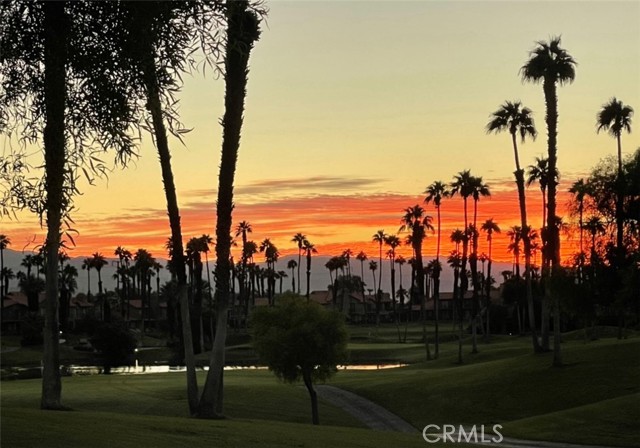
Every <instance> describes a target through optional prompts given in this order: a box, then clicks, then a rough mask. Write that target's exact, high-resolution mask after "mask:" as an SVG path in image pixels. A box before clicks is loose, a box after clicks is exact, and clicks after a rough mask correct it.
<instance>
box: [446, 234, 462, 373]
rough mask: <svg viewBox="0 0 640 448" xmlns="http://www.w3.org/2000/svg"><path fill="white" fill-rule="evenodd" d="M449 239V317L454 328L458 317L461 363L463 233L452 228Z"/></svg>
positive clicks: (460, 361) (460, 362) (460, 358)
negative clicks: (451, 295) (460, 285)
mask: <svg viewBox="0 0 640 448" xmlns="http://www.w3.org/2000/svg"><path fill="white" fill-rule="evenodd" d="M451 241H452V242H453V243H455V245H456V249H455V250H453V251H451V254H450V255H449V257H448V258H447V263H448V264H449V266H451V268H452V269H453V303H454V307H455V309H456V312H455V313H454V314H452V316H451V317H452V318H453V321H454V328H455V320H456V316H457V318H458V364H462V336H463V331H462V320H463V318H464V315H463V311H464V306H463V303H464V302H463V298H464V296H460V293H459V292H458V288H459V282H458V277H460V267H461V261H462V257H461V255H460V251H459V248H460V244H461V243H462V242H463V241H464V233H463V232H462V231H461V230H459V229H456V230H454V231H453V232H452V233H451Z"/></svg>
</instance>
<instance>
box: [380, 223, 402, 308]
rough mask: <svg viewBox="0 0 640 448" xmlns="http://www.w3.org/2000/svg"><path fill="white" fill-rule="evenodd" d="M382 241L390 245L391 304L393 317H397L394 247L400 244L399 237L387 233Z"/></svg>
mask: <svg viewBox="0 0 640 448" xmlns="http://www.w3.org/2000/svg"><path fill="white" fill-rule="evenodd" d="M384 242H385V244H386V245H387V246H389V247H390V249H389V252H388V256H389V263H390V265H391V303H392V305H393V313H394V319H396V318H397V315H396V268H395V261H396V248H397V247H398V246H400V238H398V237H397V236H396V235H387V237H386V238H385V239H384Z"/></svg>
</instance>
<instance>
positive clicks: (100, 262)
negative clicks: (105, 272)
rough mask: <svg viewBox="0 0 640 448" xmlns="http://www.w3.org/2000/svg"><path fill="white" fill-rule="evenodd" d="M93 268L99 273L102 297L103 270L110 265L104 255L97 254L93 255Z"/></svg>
mask: <svg viewBox="0 0 640 448" xmlns="http://www.w3.org/2000/svg"><path fill="white" fill-rule="evenodd" d="M90 263H91V267H92V268H93V269H95V270H96V272H97V273H98V294H100V295H101V296H102V268H103V267H104V266H106V265H107V264H109V262H108V261H107V259H106V258H104V255H102V254H101V253H100V252H95V253H94V254H93V255H91V261H90Z"/></svg>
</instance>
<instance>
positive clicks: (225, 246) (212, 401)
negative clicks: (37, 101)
mask: <svg viewBox="0 0 640 448" xmlns="http://www.w3.org/2000/svg"><path fill="white" fill-rule="evenodd" d="M226 7H227V8H226V14H227V23H228V25H227V42H226V44H227V45H226V53H225V69H224V79H225V85H226V90H225V114H224V118H223V119H222V123H223V125H222V126H223V141H222V156H221V163H220V175H219V183H218V202H217V216H218V219H217V222H216V256H217V263H216V275H215V279H216V292H217V293H216V298H217V299H218V300H217V304H218V307H217V309H216V311H217V322H216V334H215V340H214V343H213V349H212V351H211V360H210V367H209V372H208V374H207V380H206V383H205V386H204V390H203V392H202V396H201V397H200V403H199V406H198V415H199V416H200V417H214V416H216V415H218V416H220V415H222V413H223V409H222V404H223V401H222V398H223V396H222V390H223V369H224V364H225V361H224V360H225V341H226V336H227V310H228V306H229V294H230V288H229V286H230V285H229V272H230V271H231V269H230V268H231V266H230V261H229V260H230V258H231V240H230V239H229V235H230V234H231V221H232V211H233V183H234V175H235V171H236V163H237V159H238V149H239V147H240V132H241V128H242V114H243V111H244V101H245V96H246V88H247V76H248V63H249V55H250V53H251V49H252V48H253V45H254V44H255V42H256V41H257V40H258V38H259V37H260V18H259V17H258V15H257V14H256V12H255V11H253V10H252V9H251V6H250V5H249V2H247V1H235V2H228V3H227V4H226Z"/></svg>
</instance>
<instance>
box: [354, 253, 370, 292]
mask: <svg viewBox="0 0 640 448" xmlns="http://www.w3.org/2000/svg"><path fill="white" fill-rule="evenodd" d="M367 259H368V258H367V254H366V253H364V251H362V250H361V251H360V252H358V255H356V260H358V261H359V262H360V277H361V278H360V279H361V280H362V281H361V282H360V287H361V289H362V290H361V293H362V300H364V262H365V261H367Z"/></svg>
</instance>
